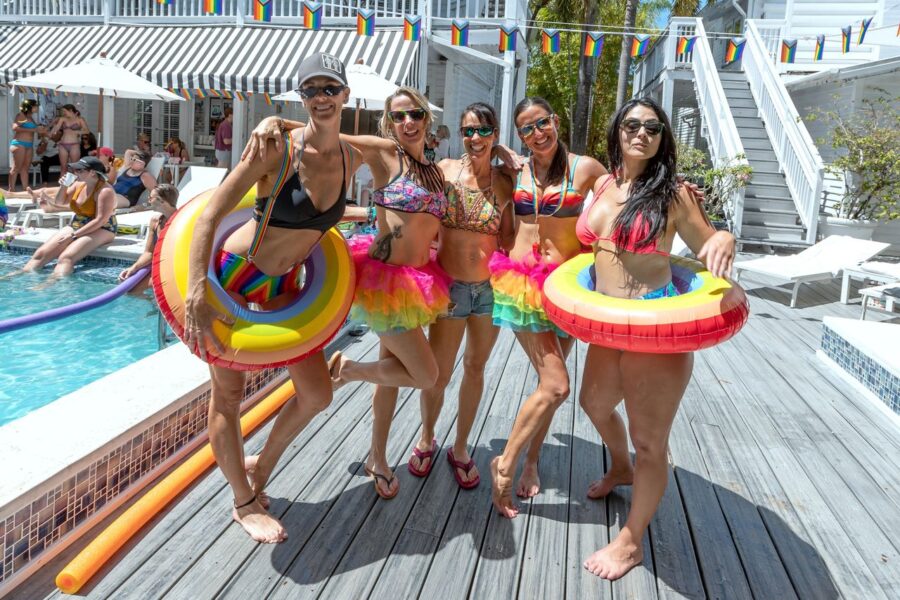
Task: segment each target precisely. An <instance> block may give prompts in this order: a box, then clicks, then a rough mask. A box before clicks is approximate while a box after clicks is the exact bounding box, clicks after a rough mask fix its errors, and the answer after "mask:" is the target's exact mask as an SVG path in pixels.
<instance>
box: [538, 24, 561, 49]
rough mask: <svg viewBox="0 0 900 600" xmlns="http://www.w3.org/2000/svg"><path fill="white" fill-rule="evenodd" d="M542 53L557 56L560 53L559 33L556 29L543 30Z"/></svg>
mask: <svg viewBox="0 0 900 600" xmlns="http://www.w3.org/2000/svg"><path fill="white" fill-rule="evenodd" d="M541 51H542V52H543V53H544V54H557V53H558V52H559V31H557V30H556V29H541Z"/></svg>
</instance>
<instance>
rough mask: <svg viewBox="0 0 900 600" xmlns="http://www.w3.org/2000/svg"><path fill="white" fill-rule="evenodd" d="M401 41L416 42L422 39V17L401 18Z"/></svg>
mask: <svg viewBox="0 0 900 600" xmlns="http://www.w3.org/2000/svg"><path fill="white" fill-rule="evenodd" d="M403 39H404V40H406V41H407V42H418V41H419V40H420V39H422V17H407V16H406V15H404V16H403Z"/></svg>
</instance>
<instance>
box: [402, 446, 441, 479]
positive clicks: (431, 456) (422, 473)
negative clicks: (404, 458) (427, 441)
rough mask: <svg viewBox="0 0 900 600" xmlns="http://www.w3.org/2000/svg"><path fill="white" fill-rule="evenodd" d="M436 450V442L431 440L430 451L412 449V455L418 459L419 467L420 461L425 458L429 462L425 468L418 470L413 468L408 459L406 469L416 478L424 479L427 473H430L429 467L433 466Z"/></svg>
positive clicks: (410, 460)
mask: <svg viewBox="0 0 900 600" xmlns="http://www.w3.org/2000/svg"><path fill="white" fill-rule="evenodd" d="M437 450H438V444H437V440H431V450H425V451H424V452H423V451H422V450H419V449H418V448H413V454H414V455H415V456H416V458H418V459H419V464H420V465H421V464H422V461H423V460H425V459H426V458H427V459H430V460H429V461H428V466H427V467H425V468H424V469H421V470H419V469H417V468H416V467H414V466H413V464H412V458H410V459H409V462H408V463H407V464H406V467H407V468H408V469H409V472H410V473H412V474H413V475H415V476H416V477H426V476H427V475H428V474H429V473H431V467H433V466H434V455H435V454H436V453H437Z"/></svg>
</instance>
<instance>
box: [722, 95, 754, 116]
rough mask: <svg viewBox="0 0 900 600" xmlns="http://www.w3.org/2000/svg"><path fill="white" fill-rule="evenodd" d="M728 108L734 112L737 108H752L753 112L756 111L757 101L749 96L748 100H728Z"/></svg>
mask: <svg viewBox="0 0 900 600" xmlns="http://www.w3.org/2000/svg"><path fill="white" fill-rule="evenodd" d="M728 106H730V107H731V109H732V110H734V109H736V108H752V109H753V110H756V101H755V100H753V98H752V97H749V96H748V97H746V98H728ZM732 115H733V113H732ZM741 116H744V115H741Z"/></svg>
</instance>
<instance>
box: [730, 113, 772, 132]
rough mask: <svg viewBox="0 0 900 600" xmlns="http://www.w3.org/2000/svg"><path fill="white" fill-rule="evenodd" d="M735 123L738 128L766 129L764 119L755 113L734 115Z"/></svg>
mask: <svg viewBox="0 0 900 600" xmlns="http://www.w3.org/2000/svg"><path fill="white" fill-rule="evenodd" d="M732 116H734V115H732ZM734 124H735V125H737V126H738V129H743V128H745V127H746V128H748V129H765V128H766V126H765V124H764V123H763V120H762V119H760V118H759V117H758V116H756V115H754V116H752V117H734Z"/></svg>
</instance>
